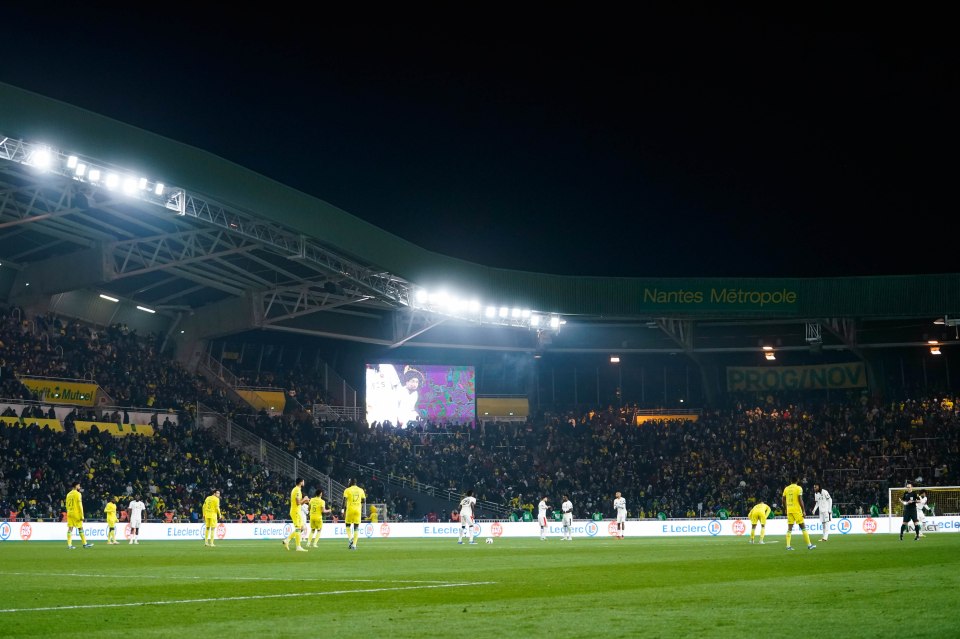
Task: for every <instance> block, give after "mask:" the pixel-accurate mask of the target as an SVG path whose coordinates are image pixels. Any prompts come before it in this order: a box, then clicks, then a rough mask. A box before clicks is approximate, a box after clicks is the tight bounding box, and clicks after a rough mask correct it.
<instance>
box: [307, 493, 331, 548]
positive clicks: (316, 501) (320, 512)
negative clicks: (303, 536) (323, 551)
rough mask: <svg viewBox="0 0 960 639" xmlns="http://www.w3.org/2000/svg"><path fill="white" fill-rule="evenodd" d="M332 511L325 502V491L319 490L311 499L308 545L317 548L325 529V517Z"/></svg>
mask: <svg viewBox="0 0 960 639" xmlns="http://www.w3.org/2000/svg"><path fill="white" fill-rule="evenodd" d="M329 514H330V509H329V508H327V502H325V501H324V500H323V489H322V488H317V492H315V493H314V494H313V497H312V498H311V499H310V537H309V538H308V539H307V545H308V546H313V547H314V548H316V547H317V542H318V541H320V530H321V529H322V528H323V516H324V515H329Z"/></svg>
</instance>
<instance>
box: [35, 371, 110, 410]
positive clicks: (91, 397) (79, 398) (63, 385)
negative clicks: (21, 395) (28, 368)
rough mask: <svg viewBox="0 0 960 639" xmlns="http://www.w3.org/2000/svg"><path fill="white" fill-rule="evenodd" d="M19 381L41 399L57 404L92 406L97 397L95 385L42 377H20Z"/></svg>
mask: <svg viewBox="0 0 960 639" xmlns="http://www.w3.org/2000/svg"><path fill="white" fill-rule="evenodd" d="M20 383H21V384H23V385H24V386H26V387H27V388H29V389H30V391H31V392H33V393H36V394H37V395H39V396H40V398H41V399H43V400H46V401H49V402H55V403H57V404H75V405H77V406H93V405H94V403H95V401H96V399H97V385H96V384H93V383H89V382H74V381H67V380H62V379H46V378H43V377H21V378H20Z"/></svg>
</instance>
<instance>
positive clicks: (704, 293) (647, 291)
mask: <svg viewBox="0 0 960 639" xmlns="http://www.w3.org/2000/svg"><path fill="white" fill-rule="evenodd" d="M798 297H799V295H798V294H797V292H796V291H792V290H789V289H787V288H776V289H773V290H756V289H746V288H737V287H710V288H703V289H701V288H687V287H683V288H675V289H664V288H657V287H654V288H650V287H645V288H644V289H643V304H644V305H656V306H658V307H670V308H683V307H699V308H726V309H744V310H746V309H754V310H756V309H771V310H772V309H780V310H782V309H784V308H788V307H792V306H795V305H796V304H797V299H798Z"/></svg>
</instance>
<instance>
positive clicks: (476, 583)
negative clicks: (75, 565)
mask: <svg viewBox="0 0 960 639" xmlns="http://www.w3.org/2000/svg"><path fill="white" fill-rule="evenodd" d="M495 583H497V582H495V581H472V582H467V583H462V584H430V585H422V586H398V587H396V588H363V589H360V590H330V591H327V592H289V593H283V594H278V595H246V596H243V597H210V598H207V599H174V600H172V601H136V602H131V603H115V604H83V605H78V606H44V607H41V608H2V609H0V613H9V612H46V611H51V610H88V609H92V608H139V607H141V606H169V605H173V604H192V603H220V602H224V601H251V600H254V599H285V598H288V597H314V596H316V597H322V596H325V595H354V594H358V593H366V592H392V591H399V590H426V589H430V588H463V587H465V586H489V585H492V584H495Z"/></svg>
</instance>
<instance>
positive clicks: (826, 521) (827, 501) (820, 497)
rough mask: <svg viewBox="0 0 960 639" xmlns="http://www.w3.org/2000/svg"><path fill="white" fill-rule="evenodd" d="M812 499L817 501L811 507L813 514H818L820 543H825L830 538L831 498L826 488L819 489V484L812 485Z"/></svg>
mask: <svg viewBox="0 0 960 639" xmlns="http://www.w3.org/2000/svg"><path fill="white" fill-rule="evenodd" d="M813 497H814V499H816V500H817V503H815V504H814V505H813V512H814V513H820V526H821V527H822V528H823V536H822V537H820V541H826V540H827V538H828V537H830V520H831V519H833V497H831V496H830V493H828V492H827V489H826V488H821V487H820V484H814V485H813Z"/></svg>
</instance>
